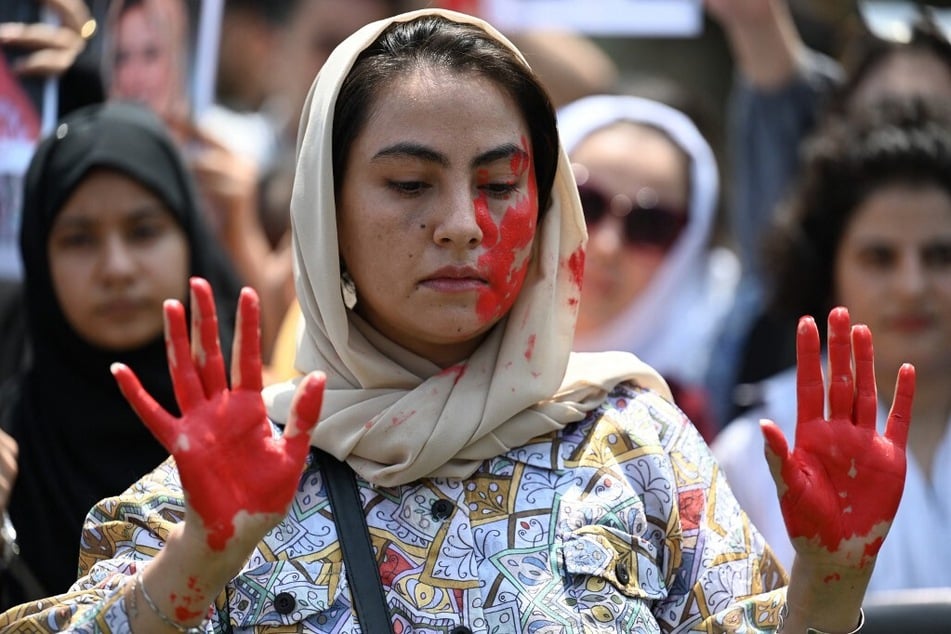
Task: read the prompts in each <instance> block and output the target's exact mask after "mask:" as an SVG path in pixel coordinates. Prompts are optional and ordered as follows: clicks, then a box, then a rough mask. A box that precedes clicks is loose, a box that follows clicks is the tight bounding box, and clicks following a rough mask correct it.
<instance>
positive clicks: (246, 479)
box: [113, 278, 325, 632]
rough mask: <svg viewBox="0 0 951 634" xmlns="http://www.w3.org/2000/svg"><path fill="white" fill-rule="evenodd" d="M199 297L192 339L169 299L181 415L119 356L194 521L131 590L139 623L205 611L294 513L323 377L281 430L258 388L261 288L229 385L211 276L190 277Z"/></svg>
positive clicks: (241, 333) (303, 390)
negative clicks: (275, 428)
mask: <svg viewBox="0 0 951 634" xmlns="http://www.w3.org/2000/svg"><path fill="white" fill-rule="evenodd" d="M191 307H192V323H191V331H192V337H191V343H189V336H188V328H187V326H186V323H185V309H184V306H182V304H181V303H180V302H177V301H168V302H166V305H165V323H166V326H165V332H166V345H167V348H168V360H169V371H170V372H171V375H172V381H173V385H174V388H175V396H176V399H177V401H178V405H179V408H180V409H181V412H182V415H181V416H180V417H175V416H172V415H171V414H169V413H168V412H166V411H165V410H164V409H163V408H162V407H161V406H160V405H158V404H157V403H156V402H155V401H154V400H153V399H152V397H151V396H149V395H148V394H147V393H146V392H145V391H144V389H143V388H142V386H141V384H140V383H139V381H138V379H137V378H136V376H135V374H134V373H133V372H132V370H131V369H130V368H128V367H126V366H123V365H119V364H117V365H116V366H114V367H113V373H114V374H115V376H116V379H117V381H118V382H119V387H120V389H121V390H122V393H123V394H124V395H125V396H126V398H127V399H128V401H129V403H130V404H131V405H132V407H133V408H134V409H135V411H136V412H137V413H138V414H139V416H140V417H141V418H142V420H143V422H145V424H146V425H147V426H148V428H149V429H150V430H151V431H152V433H153V434H154V435H155V437H156V438H158V440H159V441H160V442H161V443H162V444H163V445H164V446H165V448H166V449H168V451H169V452H170V453H171V454H172V455H173V456H174V457H175V460H176V463H177V466H178V470H179V474H180V476H181V481H182V487H183V489H184V491H185V500H186V512H185V521H184V522H183V523H181V524H179V525H178V526H177V527H176V529H175V530H173V531H172V533H171V534H170V535H169V538H168V540H167V542H166V545H165V547H164V548H163V549H162V550H161V551H160V552H159V553H158V554H157V555H156V557H155V559H154V561H153V562H152V563H151V564H150V565H149V566H148V567H147V568H146V569H145V572H144V573H143V574H141V575H140V576H139V577H138V578H137V580H136V582H134V583H132V584H129V585H128V586H127V588H126V590H125V592H126V605H127V606H128V607H129V608H130V609H129V613H130V620H131V625H132V629H133V631H142V632H152V631H156V632H161V631H166V630H167V631H173V628H172V627H170V626H169V625H168V624H167V623H163V619H162V618H161V617H160V616H159V614H161V615H163V616H164V617H165V618H166V619H169V620H171V621H173V622H175V623H176V624H178V625H184V626H191V625H196V624H198V623H200V622H201V621H202V620H203V619H204V617H205V614H206V612H207V610H208V608H209V606H210V605H211V603H212V601H213V600H214V598H215V597H216V596H217V595H218V594H219V592H220V591H221V590H222V588H224V586H225V584H226V583H227V582H228V581H229V580H230V579H231V578H232V577H233V576H234V575H235V574H236V573H237V572H238V571H239V570H240V568H241V566H242V565H243V564H244V562H245V561H246V560H247V558H248V556H249V555H250V554H251V552H252V551H253V549H254V547H255V546H256V545H257V543H258V542H259V541H260V540H261V538H262V537H263V536H264V535H265V534H266V533H267V531H268V530H270V529H271V528H272V527H273V526H275V525H276V524H277V523H279V522H280V521H281V519H282V518H283V517H284V515H285V514H286V512H287V509H288V507H289V505H290V503H291V500H292V499H293V497H294V493H295V491H296V490H297V485H298V480H299V478H300V474H301V470H302V468H303V464H304V460H305V458H306V456H307V452H308V447H309V435H310V431H311V429H312V428H313V427H314V425H315V424H316V421H317V417H318V415H319V413H320V406H321V402H322V398H323V388H324V382H325V377H324V376H323V375H322V374H320V373H312V374H310V375H308V376H307V377H306V378H305V379H304V380H303V381H302V382H301V384H300V387H299V389H298V391H297V394H296V395H295V399H294V404H293V405H292V406H291V412H292V413H291V417H290V420H289V421H288V423H287V427H286V429H285V432H284V434H283V435H282V436H280V437H274V436H273V435H272V433H271V425H270V423H269V422H268V419H267V416H266V413H265V409H264V403H263V400H262V399H261V394H260V392H261V387H262V386H261V354H260V342H259V337H260V334H259V309H258V299H257V295H256V294H255V293H254V292H253V291H252V290H251V289H249V288H245V289H243V290H242V293H241V298H240V302H239V306H238V327H237V333H236V335H235V344H234V355H233V362H232V368H231V381H232V387H230V388H229V386H228V382H227V380H226V378H225V377H226V375H225V368H224V360H223V356H222V354H221V347H220V345H219V342H218V323H217V318H216V315H215V307H214V301H213V298H212V291H211V287H210V286H209V285H208V283H207V282H206V281H205V280H202V279H197V278H195V279H192V281H191ZM143 588H145V591H144V592H143ZM150 604H152V605H154V608H153V607H152V605H150ZM163 628H164V629H163Z"/></svg>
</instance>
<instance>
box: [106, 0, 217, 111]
mask: <svg viewBox="0 0 951 634" xmlns="http://www.w3.org/2000/svg"><path fill="white" fill-rule="evenodd" d="M221 8H222V0H112V2H111V3H110V6H109V12H108V15H107V18H106V25H105V31H104V37H105V41H104V43H103V53H102V62H103V63H102V70H103V80H104V84H105V86H106V90H107V95H108V97H109V98H110V99H123V100H131V101H137V102H140V103H143V104H146V105H148V106H149V107H150V108H152V110H154V111H155V112H156V114H158V115H159V116H161V117H162V118H163V119H165V120H166V121H169V122H176V121H184V120H194V119H195V118H196V117H197V116H199V115H200V113H201V112H202V111H203V110H204V108H206V107H207V106H208V105H209V104H210V103H211V101H212V99H213V96H214V95H213V92H214V69H215V67H216V66H217V51H218V30H219V28H220V21H221Z"/></svg>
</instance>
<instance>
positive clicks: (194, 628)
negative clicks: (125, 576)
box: [132, 569, 205, 634]
mask: <svg viewBox="0 0 951 634" xmlns="http://www.w3.org/2000/svg"><path fill="white" fill-rule="evenodd" d="M143 571H144V569H140V570H139V572H138V573H137V574H136V575H135V586H136V587H137V588H138V589H139V590H140V591H141V592H142V598H143V599H145V604H146V605H148V606H149V609H150V610H152V613H153V614H155V616H157V617H158V618H159V619H161V621H162V623H164V624H165V625H167V626H169V627H171V628H173V629H174V630H175V631H177V632H182V633H183V634H203V633H204V631H205V628H204V627H203V625H204V623H202V625H191V626H185V625H182V624H181V623H176V622H175V621H173V620H172V619H170V618H168V617H167V616H165V615H164V614H162V612H161V611H160V610H159V609H158V606H157V605H155V601H153V600H152V597H150V596H149V593H148V592H146V591H145V584H143V583H142V572H143ZM135 590H136V588H132V594H133V605H135V604H134V601H135V599H134V597H135Z"/></svg>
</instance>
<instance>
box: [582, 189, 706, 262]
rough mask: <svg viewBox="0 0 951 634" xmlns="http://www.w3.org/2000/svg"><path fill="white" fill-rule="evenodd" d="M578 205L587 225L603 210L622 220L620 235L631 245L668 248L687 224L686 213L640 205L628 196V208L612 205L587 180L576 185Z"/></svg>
mask: <svg viewBox="0 0 951 634" xmlns="http://www.w3.org/2000/svg"><path fill="white" fill-rule="evenodd" d="M578 195H579V197H580V198H581V208H582V209H583V210H584V220H585V223H586V224H587V225H588V226H594V225H596V224H597V223H598V222H600V221H601V219H602V218H604V216H605V214H607V213H613V214H615V215H617V216H618V217H619V218H620V219H621V220H622V221H623V224H624V239H625V241H626V242H627V243H628V244H630V245H632V246H639V247H653V248H657V249H660V250H662V251H669V250H670V248H671V247H672V246H673V245H674V243H675V242H676V241H677V238H679V237H680V234H681V233H683V230H684V227H686V226H687V214H686V213H684V212H678V211H676V210H671V209H670V208H667V207H664V206H663V205H654V206H644V205H642V204H641V203H640V202H639V201H638V200H631V204H630V209H628V210H627V211H625V210H623V209H621V210H620V212H621V213H618V211H619V210H617V209H612V205H611V197H610V196H608V195H607V194H605V193H604V192H602V191H601V190H599V189H598V188H596V187H592V186H591V185H589V184H584V185H578Z"/></svg>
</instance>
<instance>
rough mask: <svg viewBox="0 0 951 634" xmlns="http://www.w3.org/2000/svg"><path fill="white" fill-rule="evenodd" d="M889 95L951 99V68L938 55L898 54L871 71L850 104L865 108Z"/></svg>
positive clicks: (892, 54) (888, 57)
mask: <svg viewBox="0 0 951 634" xmlns="http://www.w3.org/2000/svg"><path fill="white" fill-rule="evenodd" d="M889 95H896V96H914V95H919V96H923V97H927V98H936V99H939V100H948V99H951V68H948V65H947V63H945V61H944V60H942V59H941V58H939V57H938V56H937V55H934V54H931V53H928V52H925V51H923V50H915V49H911V50H902V51H899V52H894V53H891V54H890V55H888V56H887V57H885V58H884V59H883V60H882V61H880V62H879V63H878V64H877V65H876V66H875V68H874V69H873V70H872V71H871V72H869V74H868V76H867V77H866V78H865V79H864V80H862V83H861V84H859V85H858V86H857V87H856V88H855V91H854V92H853V94H852V96H851V97H850V99H849V101H850V103H851V104H852V105H853V106H861V105H867V104H870V103H874V102H876V101H878V100H880V99H881V98H882V97H884V96H889Z"/></svg>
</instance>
